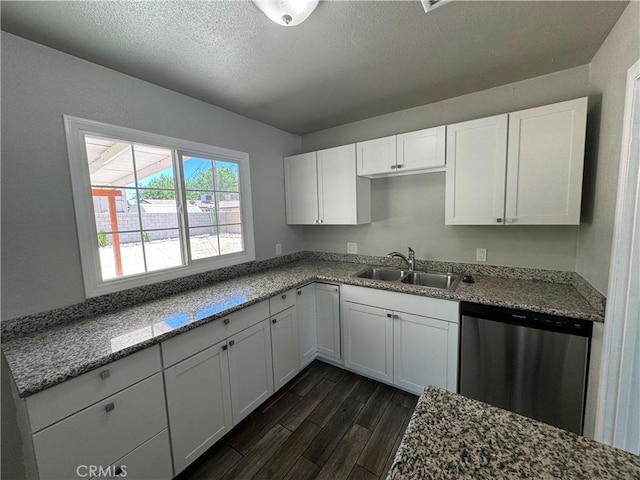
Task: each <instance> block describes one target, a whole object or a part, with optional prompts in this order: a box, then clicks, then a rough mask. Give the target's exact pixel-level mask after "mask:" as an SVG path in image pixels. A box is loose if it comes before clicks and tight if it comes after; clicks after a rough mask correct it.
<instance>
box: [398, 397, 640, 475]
mask: <svg viewBox="0 0 640 480" xmlns="http://www.w3.org/2000/svg"><path fill="white" fill-rule="evenodd" d="M515 478H530V479H568V480H569V479H584V480H592V479H600V480H605V479H612V480H613V479H616V480H619V479H629V480H631V479H636V480H637V479H638V478H640V457H638V456H637V455H632V454H630V453H627V452H624V451H622V450H618V449H616V448H613V447H609V446H607V445H603V444H601V443H598V442H595V441H593V440H589V439H587V438H584V437H580V436H578V435H576V434H573V433H570V432H567V431H565V430H561V429H559V428H556V427H552V426H550V425H547V424H544V423H541V422H538V421H535V420H532V419H530V418H527V417H523V416H520V415H517V414H515V413H512V412H508V411H506V410H502V409H500V408H496V407H492V406H490V405H487V404H486V403H482V402H478V401H476V400H471V399H468V398H466V397H463V396H461V395H457V394H455V393H451V392H448V391H446V390H442V389H439V388H436V387H427V388H426V389H425V391H424V393H423V394H422V396H421V397H420V399H419V400H418V404H417V405H416V409H415V411H414V413H413V416H412V417H411V421H410V422H409V426H408V427H407V430H406V432H405V434H404V437H403V439H402V442H401V443H400V447H399V448H398V451H397V453H396V457H395V460H394V462H393V465H392V467H391V470H390V471H389V474H388V476H387V480H410V479H412V480H424V479H442V480H446V479H487V480H489V479H515Z"/></svg>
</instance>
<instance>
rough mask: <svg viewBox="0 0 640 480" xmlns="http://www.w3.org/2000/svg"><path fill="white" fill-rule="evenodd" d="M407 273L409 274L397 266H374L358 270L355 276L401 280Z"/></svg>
mask: <svg viewBox="0 0 640 480" xmlns="http://www.w3.org/2000/svg"><path fill="white" fill-rule="evenodd" d="M406 274H407V271H405V270H398V269H397V268H384V267H373V268H367V269H366V270H363V271H361V272H358V273H356V274H355V275H354V276H355V277H358V278H369V279H371V280H384V281H387V282H395V281H398V280H400V279H401V278H402V277H404V276H405V275H406Z"/></svg>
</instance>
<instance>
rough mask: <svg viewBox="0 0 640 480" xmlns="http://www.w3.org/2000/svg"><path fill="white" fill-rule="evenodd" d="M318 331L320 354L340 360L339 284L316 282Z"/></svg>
mask: <svg viewBox="0 0 640 480" xmlns="http://www.w3.org/2000/svg"><path fill="white" fill-rule="evenodd" d="M316 333H317V339H318V355H320V356H321V357H324V358H328V359H330V360H340V359H341V358H342V355H341V348H340V287H338V286H337V285H331V284H327V283H317V284H316Z"/></svg>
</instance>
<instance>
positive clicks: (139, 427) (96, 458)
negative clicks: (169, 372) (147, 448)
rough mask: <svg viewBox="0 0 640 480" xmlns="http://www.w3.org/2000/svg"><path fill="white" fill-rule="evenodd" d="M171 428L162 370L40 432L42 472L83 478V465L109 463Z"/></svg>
mask: <svg viewBox="0 0 640 480" xmlns="http://www.w3.org/2000/svg"><path fill="white" fill-rule="evenodd" d="M166 428H167V410H166V404H165V400H164V391H163V388H162V374H160V373H156V374H155V375H153V376H151V377H149V378H147V379H146V380H142V381H141V382H139V383H137V384H135V385H133V386H131V387H129V388H125V389H124V390H122V391H120V392H118V393H116V394H115V395H112V396H111V397H107V398H105V399H103V400H100V401H99V402H97V403H96V404H94V405H91V406H90V407H87V408H85V409H84V410H81V411H79V412H77V413H75V414H73V415H71V416H70V417H67V418H65V419H63V420H61V421H59V422H57V423H54V424H53V425H51V426H49V427H47V428H45V429H43V430H40V431H39V432H38V433H36V434H34V435H33V448H34V453H35V460H36V464H37V468H38V472H39V474H40V478H43V479H45V478H46V479H47V480H49V479H52V480H53V479H69V478H77V477H78V475H77V471H76V468H77V467H78V466H79V465H103V466H104V467H108V466H109V465H111V464H112V463H114V462H115V461H117V460H118V459H119V458H122V457H123V456H125V455H126V454H127V453H129V452H131V451H132V450H134V449H135V448H136V447H138V446H139V445H142V444H143V443H144V442H146V441H147V440H149V439H150V438H151V437H153V436H155V435H156V434H158V433H160V432H161V431H162V430H164V429H166Z"/></svg>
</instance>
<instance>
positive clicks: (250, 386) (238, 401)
mask: <svg viewBox="0 0 640 480" xmlns="http://www.w3.org/2000/svg"><path fill="white" fill-rule="evenodd" d="M227 345H228V346H229V349H228V352H229V380H230V383H231V399H232V401H231V411H232V413H233V424H234V425H235V424H237V423H238V422H240V420H242V419H243V418H244V417H246V416H247V415H249V414H250V413H251V412H253V411H254V410H255V409H256V407H258V406H259V405H260V404H261V403H262V402H264V401H265V400H266V399H267V398H269V397H270V396H271V394H272V393H273V363H272V357H271V329H270V328H269V320H268V319H265V320H263V321H262V322H260V323H258V324H256V325H254V326H253V327H250V328H247V329H246V330H243V331H242V332H239V333H237V334H236V335H233V336H232V337H229V339H228V340H227Z"/></svg>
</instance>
